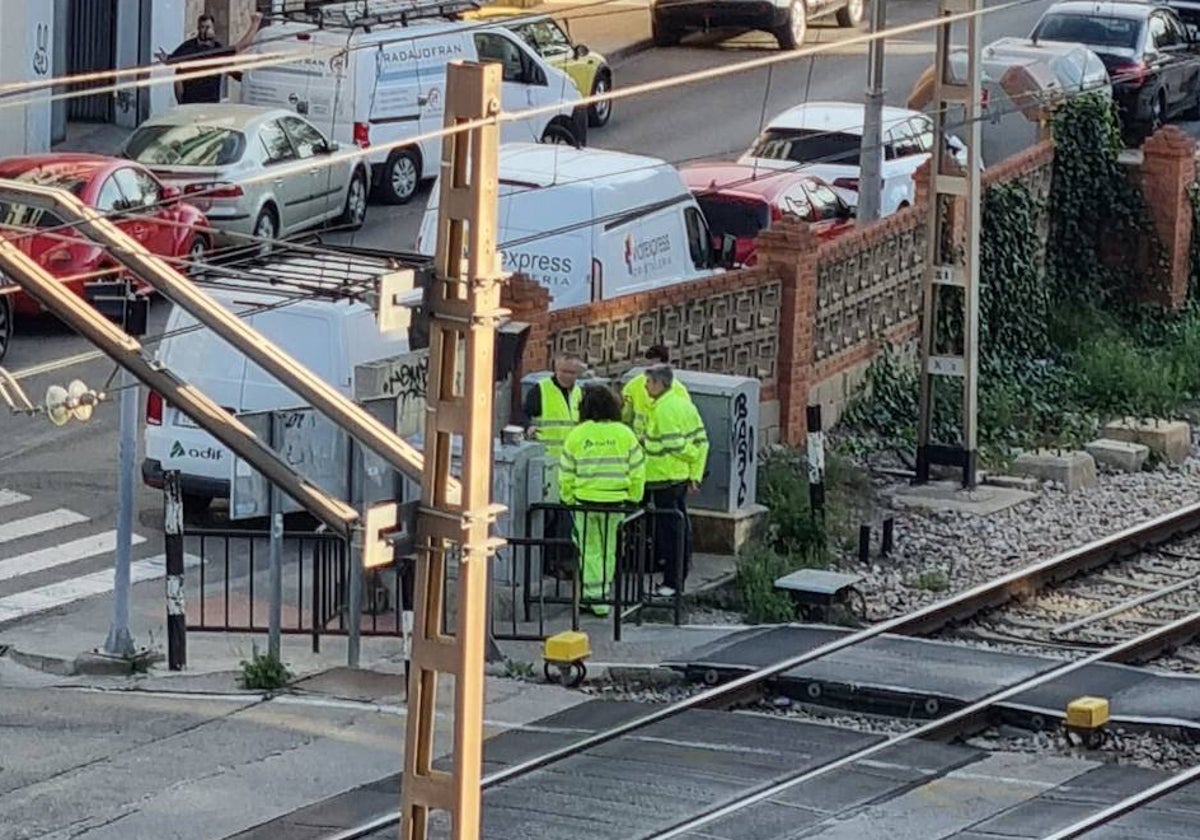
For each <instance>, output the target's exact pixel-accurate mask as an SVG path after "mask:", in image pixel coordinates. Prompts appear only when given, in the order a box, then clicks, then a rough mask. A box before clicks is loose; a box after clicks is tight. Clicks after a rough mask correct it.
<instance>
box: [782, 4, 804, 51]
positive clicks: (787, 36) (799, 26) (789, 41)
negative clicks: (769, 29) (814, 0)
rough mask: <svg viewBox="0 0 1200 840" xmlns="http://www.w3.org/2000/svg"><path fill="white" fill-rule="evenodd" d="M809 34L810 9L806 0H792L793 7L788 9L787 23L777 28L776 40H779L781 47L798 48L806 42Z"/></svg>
mask: <svg viewBox="0 0 1200 840" xmlns="http://www.w3.org/2000/svg"><path fill="white" fill-rule="evenodd" d="M807 34H808V9H807V8H806V7H805V5H804V0H792V5H791V8H789V9H788V20H787V23H785V24H784V25H783V26H781V27H779V29H777V30H775V40H776V41H778V42H779V49H781V50H794V49H797V48H798V47H800V46H801V45H802V44H803V43H804V36H805V35H807Z"/></svg>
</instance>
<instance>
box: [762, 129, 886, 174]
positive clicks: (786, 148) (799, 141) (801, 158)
mask: <svg viewBox="0 0 1200 840" xmlns="http://www.w3.org/2000/svg"><path fill="white" fill-rule="evenodd" d="M861 144H862V139H861V138H860V137H859V136H858V135H857V134H843V133H839V132H828V131H816V130H813V129H794V128H768V129H767V130H766V131H764V132H763V133H762V134H761V135H760V136H759V138H758V140H756V141H755V143H754V148H753V150H751V152H750V154H751V155H752V156H753V157H760V158H769V159H771V160H790V161H794V162H796V163H848V164H852V165H854V166H857V165H858V158H859V146H860V145H861Z"/></svg>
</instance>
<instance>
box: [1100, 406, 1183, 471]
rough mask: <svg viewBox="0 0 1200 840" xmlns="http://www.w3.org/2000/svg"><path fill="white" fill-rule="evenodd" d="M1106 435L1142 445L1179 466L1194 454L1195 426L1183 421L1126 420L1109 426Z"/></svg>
mask: <svg viewBox="0 0 1200 840" xmlns="http://www.w3.org/2000/svg"><path fill="white" fill-rule="evenodd" d="M1104 436H1105V437H1106V438H1111V439H1112V440H1123V441H1129V442H1130V443H1140V444H1142V445H1143V446H1147V447H1149V448H1150V450H1151V451H1152V452H1157V453H1158V454H1159V455H1162V456H1164V457H1166V458H1167V459H1168V460H1170V461H1171V462H1173V463H1176V464H1182V463H1183V462H1184V461H1186V460H1187V459H1188V456H1190V455H1191V454H1192V431H1191V427H1190V426H1188V424H1187V423H1185V422H1184V421H1182V420H1156V419H1153V418H1149V419H1141V418H1137V417H1126V418H1124V419H1123V420H1114V421H1113V422H1111V423H1108V424H1107V425H1105V427H1104Z"/></svg>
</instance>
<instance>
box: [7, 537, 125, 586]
mask: <svg viewBox="0 0 1200 840" xmlns="http://www.w3.org/2000/svg"><path fill="white" fill-rule="evenodd" d="M145 541H146V538H145V537H142V536H139V535H137V534H134V535H133V544H134V545H141V544H142V543H144V542H145ZM116 547H117V532H116V531H105V532H104V533H102V534H92V535H91V536H87V537H83V538H82V539H78V540H72V541H71V542H66V543H60V544H59V545H52V546H50V547H49V548H43V549H40V550H38V551H31V552H29V553H28V554H21V555H18V556H17V557H10V558H8V559H7V560H0V580H10V579H11V578H16V577H21V576H22V575H31V574H34V573H35V572H41V571H45V570H46V569H53V568H55V567H56V566H65V565H67V564H68V563H75V562H76V561H79V560H85V559H87V558H88V557H95V556H96V555H97V554H105V553H107V552H110V551H115V550H116Z"/></svg>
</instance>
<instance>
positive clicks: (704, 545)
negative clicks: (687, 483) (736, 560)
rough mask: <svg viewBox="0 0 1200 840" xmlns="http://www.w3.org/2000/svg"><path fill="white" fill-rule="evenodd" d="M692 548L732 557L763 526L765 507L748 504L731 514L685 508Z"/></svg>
mask: <svg viewBox="0 0 1200 840" xmlns="http://www.w3.org/2000/svg"><path fill="white" fill-rule="evenodd" d="M688 514H689V515H690V516H691V519H692V539H693V543H694V544H693V549H694V550H695V551H697V552H702V553H707V554H717V555H725V556H736V555H737V554H738V553H739V552H740V551H741V550H742V547H743V546H745V545H746V543H748V542H750V541H751V540H752V539H754V538H755V537H756V536H758V535H759V534H760V533H761V531H762V529H764V528H765V527H766V524H767V508H766V507H765V506H764V505H758V504H754V505H749V506H747V507H745V508H743V509H742V510H739V511H736V512H734V513H727V512H725V511H717V510H701V509H699V508H689V510H688Z"/></svg>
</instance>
